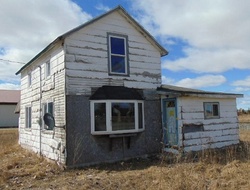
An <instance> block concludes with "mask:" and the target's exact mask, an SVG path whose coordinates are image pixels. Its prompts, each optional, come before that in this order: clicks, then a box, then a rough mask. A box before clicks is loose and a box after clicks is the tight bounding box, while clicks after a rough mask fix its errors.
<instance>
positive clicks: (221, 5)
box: [131, 0, 250, 73]
mask: <svg viewBox="0 0 250 190" xmlns="http://www.w3.org/2000/svg"><path fill="white" fill-rule="evenodd" d="M131 2H133V3H134V4H133V8H134V9H135V10H138V14H139V15H138V19H139V22H140V23H142V24H143V25H144V26H145V27H146V28H147V29H149V30H150V31H153V34H157V35H158V36H159V37H161V36H165V37H166V36H167V37H168V38H170V39H171V37H172V38H173V37H174V38H180V39H182V40H184V41H185V42H187V43H188V44H189V47H188V48H187V49H185V50H184V51H185V53H186V57H184V58H181V59H177V60H175V61H166V62H165V63H164V64H163V65H164V68H165V69H169V70H173V71H181V70H189V71H192V72H197V73H220V72H224V71H227V70H230V69H233V68H237V69H246V68H250V65H249V61H250V55H249V52H250V45H249V41H250V35H249V33H250V19H249V17H250V11H249V7H250V1H245V0H239V1H235V0H221V1H217V0H210V1H196V0H190V1H183V0H175V1H169V0H144V1H141V0H135V1H131ZM170 53H171V52H170ZM173 53H175V52H173Z"/></svg>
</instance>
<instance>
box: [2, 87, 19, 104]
mask: <svg viewBox="0 0 250 190" xmlns="http://www.w3.org/2000/svg"><path fill="white" fill-rule="evenodd" d="M19 101H20V90H0V104H17V103H18V102H19Z"/></svg>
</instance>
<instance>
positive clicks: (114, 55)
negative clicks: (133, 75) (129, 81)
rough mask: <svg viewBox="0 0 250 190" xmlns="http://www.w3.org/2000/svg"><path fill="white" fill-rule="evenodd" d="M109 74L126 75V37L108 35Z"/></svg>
mask: <svg viewBox="0 0 250 190" xmlns="http://www.w3.org/2000/svg"><path fill="white" fill-rule="evenodd" d="M108 49H109V74H115V75H128V74H129V73H128V52H127V36H120V35H113V34H108Z"/></svg>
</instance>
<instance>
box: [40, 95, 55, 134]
mask: <svg viewBox="0 0 250 190" xmlns="http://www.w3.org/2000/svg"><path fill="white" fill-rule="evenodd" d="M49 103H53V113H52V115H53V116H54V115H55V103H54V99H53V100H47V101H45V102H43V103H42V129H43V130H46V131H51V130H48V129H46V128H45V123H44V120H43V116H44V114H45V113H46V112H45V110H44V105H45V104H46V105H47V109H48V104H49ZM46 111H47V110H46Z"/></svg>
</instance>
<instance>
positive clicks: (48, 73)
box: [45, 60, 51, 79]
mask: <svg viewBox="0 0 250 190" xmlns="http://www.w3.org/2000/svg"><path fill="white" fill-rule="evenodd" d="M48 64H49V72H48ZM50 76H51V62H50V60H48V61H46V62H45V79H47V78H49V77H50Z"/></svg>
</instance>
